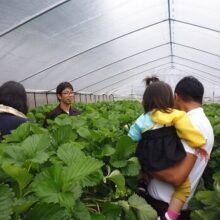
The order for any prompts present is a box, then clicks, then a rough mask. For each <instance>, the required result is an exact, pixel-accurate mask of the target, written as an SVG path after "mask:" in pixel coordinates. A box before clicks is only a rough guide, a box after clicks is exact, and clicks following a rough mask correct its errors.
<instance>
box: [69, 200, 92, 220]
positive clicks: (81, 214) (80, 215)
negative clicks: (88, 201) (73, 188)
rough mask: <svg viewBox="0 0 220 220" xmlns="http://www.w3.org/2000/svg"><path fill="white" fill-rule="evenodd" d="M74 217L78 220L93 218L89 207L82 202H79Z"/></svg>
mask: <svg viewBox="0 0 220 220" xmlns="http://www.w3.org/2000/svg"><path fill="white" fill-rule="evenodd" d="M73 216H74V217H75V219H76V220H85V219H86V220H90V219H91V216H90V214H89V211H88V209H87V207H86V206H85V205H84V204H83V203H82V202H81V201H79V200H78V201H77V202H76V204H75V206H74V209H73Z"/></svg>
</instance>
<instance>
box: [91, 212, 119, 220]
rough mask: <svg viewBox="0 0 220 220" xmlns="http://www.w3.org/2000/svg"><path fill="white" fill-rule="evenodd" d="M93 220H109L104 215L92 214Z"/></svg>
mask: <svg viewBox="0 0 220 220" xmlns="http://www.w3.org/2000/svg"><path fill="white" fill-rule="evenodd" d="M91 220H107V218H106V217H105V216H104V215H103V214H99V213H93V214H91ZM115 220H116V219H115Z"/></svg>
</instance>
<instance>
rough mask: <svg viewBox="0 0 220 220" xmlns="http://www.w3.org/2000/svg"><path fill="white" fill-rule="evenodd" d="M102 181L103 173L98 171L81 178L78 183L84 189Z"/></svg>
mask: <svg viewBox="0 0 220 220" xmlns="http://www.w3.org/2000/svg"><path fill="white" fill-rule="evenodd" d="M102 179H103V173H102V171H101V170H98V171H95V172H93V173H91V174H90V175H88V176H86V177H85V178H83V179H82V180H81V181H80V183H81V185H82V187H86V186H87V187H88V186H90V187H91V186H96V185H98V184H99V183H100V182H101V181H102Z"/></svg>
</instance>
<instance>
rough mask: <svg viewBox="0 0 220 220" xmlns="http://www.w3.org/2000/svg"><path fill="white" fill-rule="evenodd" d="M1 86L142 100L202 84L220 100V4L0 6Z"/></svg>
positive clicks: (148, 0)
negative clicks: (153, 85)
mask: <svg viewBox="0 0 220 220" xmlns="http://www.w3.org/2000/svg"><path fill="white" fill-rule="evenodd" d="M0 57H1V59H0V66H1V70H0V73H1V74H0V83H1V84H2V83H3V82H5V81H7V80H16V81H19V82H21V83H22V84H23V85H24V86H25V88H26V89H27V90H34V91H35V90H37V91H39V90H46V91H51V90H54V88H56V86H57V84H58V83H60V82H61V81H69V82H71V83H72V84H73V86H74V88H75V91H77V92H81V93H93V94H115V95H121V96H131V95H132V96H134V97H135V96H141V95H142V93H143V89H144V83H143V79H144V78H145V77H146V76H151V75H157V76H158V77H160V78H161V79H162V80H164V81H166V82H168V83H170V85H171V86H172V87H174V86H175V84H176V83H177V82H178V80H179V79H180V78H182V77H183V76H186V75H193V76H195V77H197V78H198V79H199V80H200V81H201V82H202V83H203V84H204V86H205V91H206V93H205V95H206V97H210V98H211V99H212V98H218V97H220V1H219V0H209V1H208V0H63V1H61V0H38V1H36V0H0Z"/></svg>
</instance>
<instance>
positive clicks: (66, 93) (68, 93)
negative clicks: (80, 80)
mask: <svg viewBox="0 0 220 220" xmlns="http://www.w3.org/2000/svg"><path fill="white" fill-rule="evenodd" d="M61 94H62V95H73V94H74V92H73V91H70V92H62V93H61Z"/></svg>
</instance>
